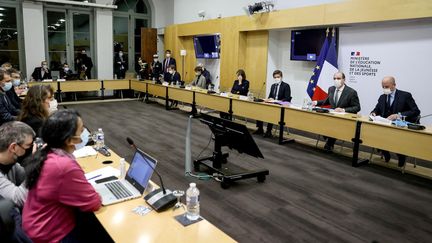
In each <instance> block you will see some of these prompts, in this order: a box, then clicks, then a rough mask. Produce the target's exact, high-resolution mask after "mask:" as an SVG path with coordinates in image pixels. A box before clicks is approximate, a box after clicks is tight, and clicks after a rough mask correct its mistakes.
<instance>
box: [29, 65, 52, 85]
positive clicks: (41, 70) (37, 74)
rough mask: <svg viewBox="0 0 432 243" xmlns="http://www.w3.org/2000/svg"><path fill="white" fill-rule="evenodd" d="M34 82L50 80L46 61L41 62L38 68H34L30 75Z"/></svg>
mask: <svg viewBox="0 0 432 243" xmlns="http://www.w3.org/2000/svg"><path fill="white" fill-rule="evenodd" d="M31 77H32V80H34V81H43V80H44V79H52V76H51V71H50V70H49V68H48V63H47V61H42V62H41V66H40V67H36V68H35V69H34V71H33V73H32V75H31Z"/></svg>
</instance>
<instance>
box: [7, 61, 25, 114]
mask: <svg viewBox="0 0 432 243" xmlns="http://www.w3.org/2000/svg"><path fill="white" fill-rule="evenodd" d="M9 73H10V76H11V78H12V88H11V89H10V90H8V91H7V92H6V95H7V96H8V98H9V100H10V102H11V104H12V105H13V106H14V107H15V108H16V109H18V110H19V109H21V102H22V100H21V99H20V98H19V97H18V94H17V91H18V93H19V94H21V93H22V92H23V90H22V89H20V88H19V86H20V84H21V73H20V72H19V71H18V70H16V69H14V68H11V69H9ZM15 89H17V90H15Z"/></svg>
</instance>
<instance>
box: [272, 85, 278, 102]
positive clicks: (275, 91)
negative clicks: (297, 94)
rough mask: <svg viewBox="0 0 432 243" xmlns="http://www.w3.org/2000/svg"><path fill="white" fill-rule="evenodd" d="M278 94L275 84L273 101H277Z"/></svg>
mask: <svg viewBox="0 0 432 243" xmlns="http://www.w3.org/2000/svg"><path fill="white" fill-rule="evenodd" d="M278 93H279V84H276V85H275V89H274V94H273V96H274V99H275V100H277V99H278Z"/></svg>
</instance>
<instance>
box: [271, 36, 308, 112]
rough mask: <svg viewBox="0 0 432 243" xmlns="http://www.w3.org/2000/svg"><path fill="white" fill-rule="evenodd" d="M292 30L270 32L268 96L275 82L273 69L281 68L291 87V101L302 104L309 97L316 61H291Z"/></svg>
mask: <svg viewBox="0 0 432 243" xmlns="http://www.w3.org/2000/svg"><path fill="white" fill-rule="evenodd" d="M290 53H291V30H290V29H285V30H274V31H270V32H269V53H268V63H267V82H266V97H268V94H269V92H270V87H271V85H272V84H273V83H274V80H273V71H274V70H276V69H279V70H281V71H282V73H283V81H284V82H286V83H288V84H289V85H290V87H291V96H292V100H291V102H292V103H294V104H302V102H303V99H304V98H305V97H307V93H306V88H307V84H308V83H307V81H308V80H309V78H310V77H311V76H312V70H313V68H314V66H315V64H316V62H306V61H291V60H290Z"/></svg>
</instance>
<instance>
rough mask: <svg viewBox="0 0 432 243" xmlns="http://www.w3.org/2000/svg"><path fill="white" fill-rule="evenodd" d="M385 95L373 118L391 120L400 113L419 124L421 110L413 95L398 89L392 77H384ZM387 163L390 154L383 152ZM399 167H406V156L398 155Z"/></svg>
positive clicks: (379, 101) (376, 107)
mask: <svg viewBox="0 0 432 243" xmlns="http://www.w3.org/2000/svg"><path fill="white" fill-rule="evenodd" d="M381 85H382V88H383V93H384V94H382V95H381V96H380V97H379V99H378V104H377V105H376V106H375V109H373V111H372V112H371V115H372V116H382V117H384V118H387V119H389V120H392V121H394V120H396V119H397V118H399V115H398V113H400V114H401V115H402V116H405V117H406V121H409V122H413V123H417V122H418V121H419V116H420V110H419V108H418V107H417V104H416V103H415V101H414V98H413V97H412V95H411V93H409V92H406V91H402V90H399V89H396V80H395V78H394V77H392V76H387V77H384V78H383V80H382V82H381ZM382 154H383V156H384V159H385V161H386V162H388V161H389V160H390V153H389V152H388V151H382ZM398 160H399V163H398V165H399V167H403V166H404V165H405V160H406V156H405V155H401V154H398Z"/></svg>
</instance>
